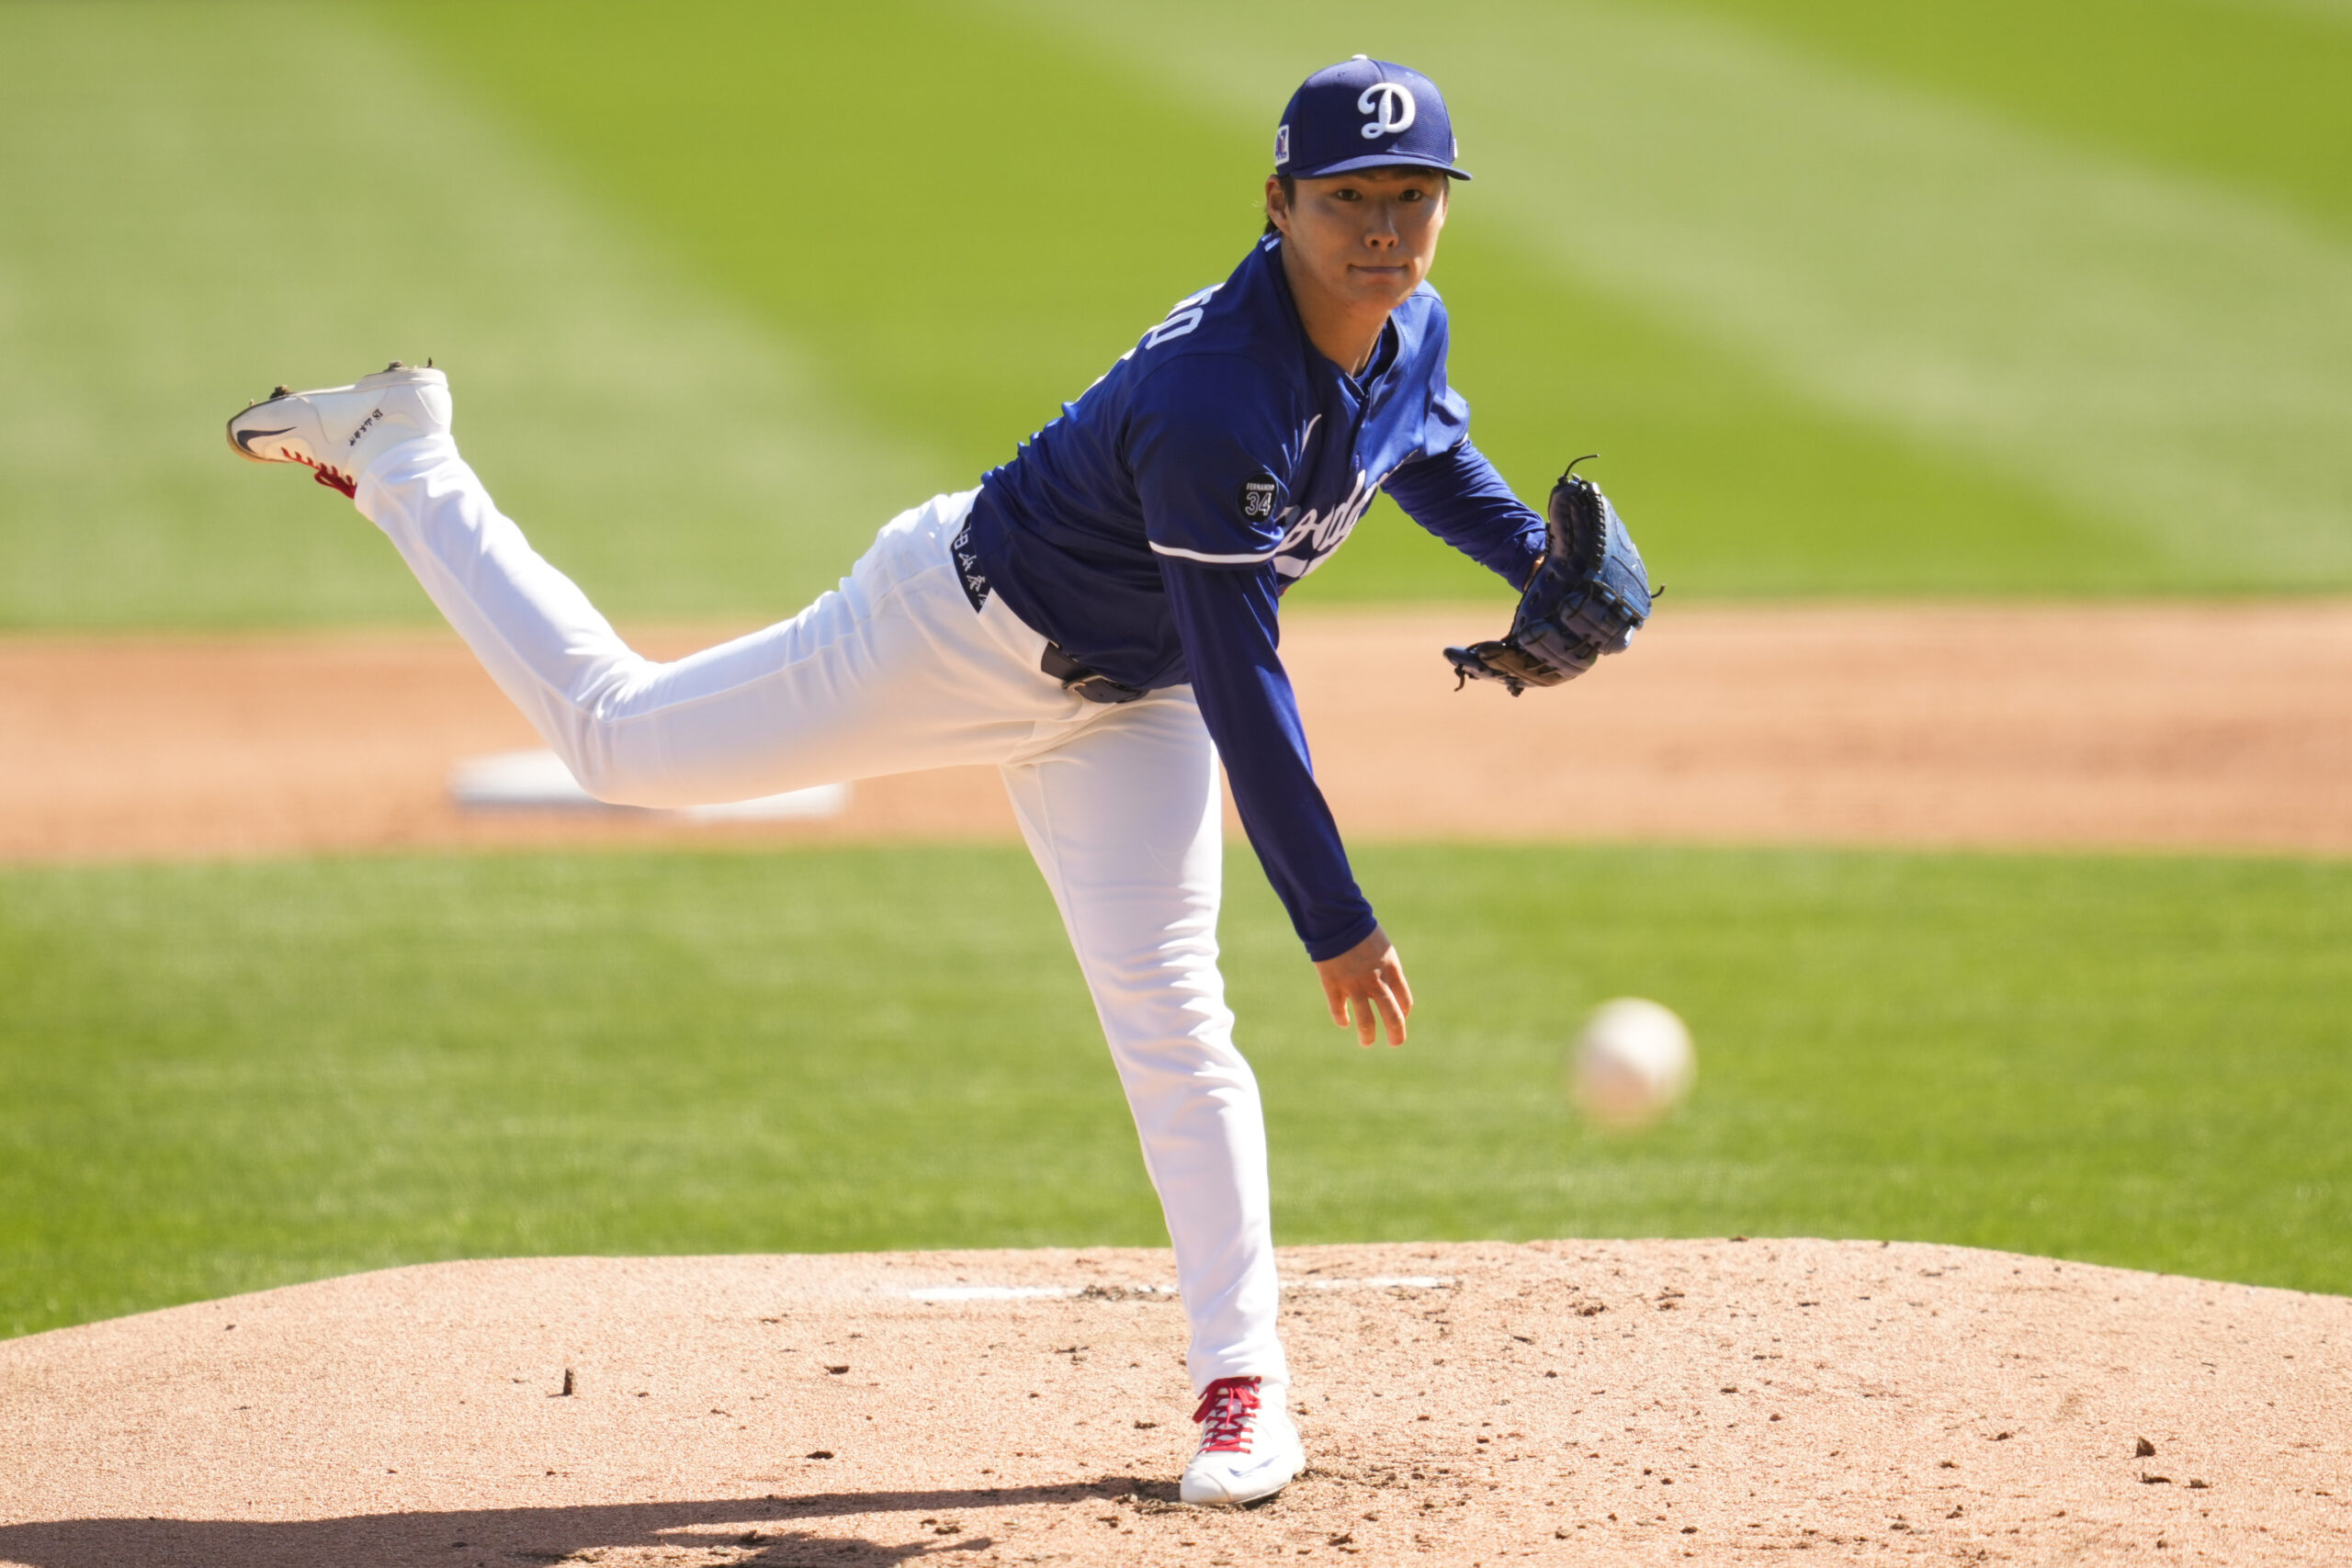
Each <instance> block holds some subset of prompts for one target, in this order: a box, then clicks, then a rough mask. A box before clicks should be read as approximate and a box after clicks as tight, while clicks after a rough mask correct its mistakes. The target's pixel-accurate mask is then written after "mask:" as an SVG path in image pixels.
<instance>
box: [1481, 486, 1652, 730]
mask: <svg viewBox="0 0 2352 1568" xmlns="http://www.w3.org/2000/svg"><path fill="white" fill-rule="evenodd" d="M1584 460H1585V459H1584V458H1582V457H1578V458H1577V463H1581V462H1583V461H1584ZM1577 463H1570V464H1569V465H1568V471H1567V472H1566V473H1565V474H1562V475H1561V476H1560V481H1559V483H1557V484H1555V485H1554V486H1553V487H1552V498H1551V500H1550V501H1549V502H1546V503H1545V505H1544V554H1543V556H1542V557H1541V558H1538V559H1537V561H1536V563H1535V572H1534V575H1532V577H1530V578H1529V579H1528V580H1527V587H1526V589H1525V590H1524V591H1523V592H1521V594H1520V596H1519V610H1518V613H1517V614H1515V615H1512V616H1511V620H1510V631H1508V632H1506V633H1504V634H1503V636H1502V637H1500V638H1498V640H1496V641H1493V642H1478V643H1472V644H1471V645H1470V646H1469V647H1468V648H1449V649H1446V650H1445V656H1446V658H1448V659H1450V660H1453V673H1454V682H1453V689H1454V690H1455V691H1457V692H1458V691H1460V690H1461V689H1462V686H1463V684H1464V682H1468V681H1473V680H1477V681H1500V682H1502V683H1503V684H1504V685H1505V686H1507V687H1509V688H1510V694H1511V695H1512V696H1514V697H1515V696H1517V695H1519V694H1520V693H1521V692H1523V691H1525V690H1526V689H1527V688H1528V687H1530V686H1556V685H1558V684H1559V683H1560V682H1563V681H1566V680H1572V679H1574V678H1575V677H1577V676H1578V675H1581V674H1583V673H1584V672H1585V671H1588V670H1589V669H1591V668H1592V667H1593V665H1594V663H1595V662H1596V661H1598V660H1600V656H1601V655H1602V654H1604V653H1623V652H1624V651H1625V649H1626V646H1627V645H1628V644H1630V643H1631V642H1632V641H1633V639H1634V633H1635V632H1637V631H1639V630H1640V629H1641V627H1642V623H1643V622H1645V621H1646V620H1648V619H1649V618H1650V594H1651V589H1650V580H1649V573H1648V572H1647V571H1645V570H1643V567H1642V554H1641V552H1640V551H1639V550H1637V549H1635V548H1634V541H1633V538H1632V536H1629V535H1628V534H1627V533H1626V532H1625V525H1624V524H1623V523H1622V522H1620V521H1619V520H1618V517H1617V509H1616V508H1615V507H1613V506H1611V505H1610V504H1609V498H1608V497H1607V496H1605V495H1603V494H1601V493H1600V487H1599V486H1597V485H1595V484H1594V483H1593V482H1592V481H1591V480H1590V479H1578V478H1577Z"/></svg>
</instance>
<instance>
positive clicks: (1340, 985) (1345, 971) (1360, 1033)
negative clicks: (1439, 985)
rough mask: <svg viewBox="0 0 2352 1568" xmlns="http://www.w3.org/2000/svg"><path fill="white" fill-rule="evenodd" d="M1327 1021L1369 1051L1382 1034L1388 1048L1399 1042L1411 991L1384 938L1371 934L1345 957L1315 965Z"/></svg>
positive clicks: (1410, 1006) (1409, 1009)
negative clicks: (1328, 1016) (1349, 1031)
mask: <svg viewBox="0 0 2352 1568" xmlns="http://www.w3.org/2000/svg"><path fill="white" fill-rule="evenodd" d="M1315 970H1316V976H1317V978H1318V979H1320V980H1321V981H1322V983H1323V999H1324V1002H1325V1004H1326V1005H1327V1006H1328V1007H1329V1009H1330V1011H1331V1021H1332V1022H1333V1023H1335V1024H1338V1025H1339V1026H1340V1028H1342V1029H1347V1028H1353V1029H1354V1030H1355V1032H1356V1043H1358V1044H1360V1045H1365V1046H1369V1045H1371V1044H1373V1043H1374V1042H1375V1041H1376V1040H1377V1039H1378V1038H1379V1036H1380V1034H1381V1032H1383V1031H1385V1032H1386V1033H1387V1035H1388V1043H1389V1044H1390V1045H1392V1046H1396V1045H1402V1044H1403V1043H1405V1034H1406V1030H1405V1021H1406V1020H1407V1019H1408V1018H1409V1017H1410V1016H1412V1011H1413V988H1412V987H1411V986H1410V985H1409V984H1408V983H1407V982H1406V979H1405V966H1404V964H1403V963H1402V962H1401V961H1400V960H1399V959H1398V958H1397V950H1396V949H1395V948H1394V947H1392V946H1390V945H1389V942H1388V939H1387V937H1385V936H1384V935H1383V934H1382V933H1381V932H1380V931H1374V932H1373V933H1372V934H1371V935H1370V936H1368V937H1366V938H1364V940H1363V942H1358V943H1357V944H1356V945H1355V946H1354V947H1352V948H1351V949H1350V950H1348V951H1347V952H1346V953H1340V955H1339V956H1338V957H1336V958H1326V959H1323V960H1320V961H1318V962H1317V964H1316V965H1315Z"/></svg>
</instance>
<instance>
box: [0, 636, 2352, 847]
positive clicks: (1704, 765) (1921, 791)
mask: <svg viewBox="0 0 2352 1568" xmlns="http://www.w3.org/2000/svg"><path fill="white" fill-rule="evenodd" d="M1499 618H1500V617H1499V615H1498V612H1496V611H1495V610H1494V609H1493V608H1492V607H1491V606H1487V607H1484V608H1479V609H1455V610H1415V611H1409V612H1408V611H1384V612H1381V613H1378V614H1373V613H1321V614H1306V615H1297V616H1294V617H1292V621H1291V624H1289V625H1288V626H1286V627H1285V629H1284V644H1283V656H1284V659H1285V660H1286V661H1287V662H1288V664H1289V665H1290V667H1291V669H1292V671H1293V672H1294V675H1295V680H1296V682H1297V685H1298V688H1299V692H1300V696H1301V703H1302V706H1303V708H1304V710H1305V713H1306V722H1307V727H1308V730H1309V733H1310V736H1311V739H1312V741H1313V744H1314V748H1315V753H1316V761H1317V773H1318V776H1319V777H1320V778H1321V780H1322V782H1323V784H1324V787H1325V790H1326V792H1327V793H1328V794H1329V796H1330V798H1331V803H1332V807H1333V809H1334V810H1335V812H1336V813H1337V815H1338V817H1339V819H1340V823H1341V825H1342V826H1343V828H1344V829H1346V831H1347V832H1348V833H1349V835H1350V836H1351V838H1356V839H1360V840H1361V839H1374V838H1405V839H1431V838H1437V839H1445V838H1472V839H1483V840H1505V841H1514V840H1518V841H1523V840H1561V839H1671V840H1684V841H1745V842H1774V841H1791V840H1795V841H1807V842H1821V843H1879V844H1896V845H1978V846H1988V847H2081V846H2099V847H2106V848H2113V849H2163V848H2199V849H2212V850H2240V851H2263V852H2319V853H2333V854H2340V853H2343V852H2346V851H2352V790H2347V789H2346V785H2345V780H2346V779H2347V778H2352V604H2341V603H2333V602H2312V603H2307V604H2247V605H2234V606H2233V605H2192V604H2165V605H2039V606H2022V605H2013V606H2002V605H1945V606H1902V607H1893V606H1886V607H1871V606H1851V605H1847V606H1815V607H1800V608H1794V609H1792V608H1788V607H1784V606H1772V607H1750V608H1743V607H1736V606H1694V607H1689V608H1685V609H1681V610H1674V609H1671V608H1668V610H1667V611H1666V612H1665V613H1663V614H1661V615H1660V616H1659V617H1658V619H1657V622H1656V623H1655V624H1654V625H1652V626H1650V627H1649V628H1648V629H1647V630H1645V632H1644V633H1643V634H1642V637H1641V638H1640V640H1639V641H1638V642H1637V644H1636V646H1635V647H1634V650H1633V651H1632V652H1630V653H1629V654H1627V655H1626V656H1624V657H1623V658H1621V659H1615V660H1609V661H1607V662H1606V663H1604V664H1602V665H1601V666H1600V669H1599V670H1598V671H1596V672H1594V673H1593V674H1592V675H1590V676H1589V677H1587V678H1586V679H1584V680H1580V681H1578V682H1575V683H1574V684H1573V685H1570V686H1567V687H1564V688H1561V689H1559V690H1555V691H1549V692H1537V693H1531V694H1528V695H1526V696H1524V697H1522V698H1521V699H1518V700H1516V701H1514V700H1512V699H1511V698H1510V697H1509V696H1507V695H1505V694H1504V693H1503V692H1502V691H1501V689H1500V688H1499V687H1495V686H1484V687H1473V688H1471V689H1469V690H1467V691H1463V692H1459V693H1457V692H1455V691H1454V690H1453V677H1452V674H1451V672H1450V671H1448V669H1447V668H1446V666H1445V662H1444V660H1442V658H1441V657H1440V655H1439V652H1438V650H1439V649H1440V648H1441V647H1442V646H1443V645H1444V644H1445V643H1447V642H1450V641H1461V640H1463V639H1464V638H1465V637H1470V636H1472V635H1474V634H1476V632H1477V631H1479V630H1480V629H1481V628H1487V629H1491V626H1490V625H1489V623H1494V622H1497V621H1498V620H1499ZM723 635H725V634H724V632H723V630H718V629H706V630H702V631H687V632H675V631H673V632H668V633H662V632H655V633H652V634H650V635H646V636H644V637H640V638H639V645H640V646H641V647H643V648H645V649H647V650H648V651H650V652H653V653H655V654H657V655H660V656H666V657H674V656H676V655H677V654H679V653H682V652H684V651H687V650H689V649H694V648H697V647H702V646H707V644H709V643H711V642H713V641H717V640H719V638H720V637H722V636H723ZM536 744H537V738H536V737H534V736H533V735H532V733H531V732H530V730H529V728H527V727H526V725H525V724H524V722H523V720H522V718H521V717H520V716H518V715H517V714H516V713H515V711H514V709H513V708H512V707H511V706H510V705H508V704H507V702H506V700H505V699H504V697H503V696H502V695H501V694H499V692H498V691H497V689H496V688H495V687H493V686H492V684H491V682H490V681H489V679H488V678H487V677H486V676H484V675H483V674H482V673H481V671H480V670H479V669H478V668H476V666H475V665H474V663H473V660H472V658H471V656H470V655H469V653H468V652H467V651H466V649H464V648H463V646H462V645H460V644H459V643H458V640H457V639H456V637H454V636H453V635H451V634H449V633H447V632H446V631H437V630H425V631H414V632H398V633H381V634H374V635H363V634H334V635H318V636H270V637H233V638H210V639H188V638H179V639H174V638H156V637H136V638H96V637H81V638H77V637H16V638H10V639H0V759H5V766H0V859H44V860H49V859H91V858H120V857H125V856H154V855H166V856H187V855H198V856H216V855H236V854H250V853H289V852H308V851H316V850H349V849H364V848H377V847H390V846H399V845H430V844H465V843H531V842H575V841H581V840H590V841H594V840H616V839H617V840H643V839H648V838H655V839H659V838H665V837H673V836H678V835H680V834H684V835H686V836H689V837H691V838H692V839H693V840H695V841H709V840H713V839H715V838H732V839H737V840H742V839H750V840H773V839H809V838H817V839H822V838H854V839H898V838H908V837H947V838H972V837H1011V836H1012V834H1013V831H1014V829H1013V826H1012V814H1011V812H1010V811H1009V810H1008V809H1007V807H1006V806H1005V802H1004V796H1003V792H1002V790H1001V787H1000V786H999V784H998V783H997V781H996V779H995V777H994V776H993V773H992V772H991V771H990V770H987V769H980V768H964V769H952V770H947V771H944V772H940V773H913V774H906V775H901V776H899V777H896V778H887V779H876V780H869V781H865V782H863V783H861V784H859V785H858V786H857V789H856V793H855V796H854V801H853V804H852V805H851V807H850V808H849V810H848V811H847V812H846V813H845V814H843V815H842V816H841V817H839V818H834V819H831V820H830V821H825V822H817V823H795V824H786V825H774V826H762V827H747V826H731V827H728V828H713V827H696V828H682V827H681V826H680V825H679V824H678V823H677V822H676V821H675V820H674V819H673V818H667V817H665V816H662V815H661V814H653V813H630V812H580V811H569V812H564V811H559V812H547V811H537V812H518V811H512V810H503V811H495V812H481V811H475V812H470V813H469V812H463V811H460V810H458V808H457V807H453V806H452V805H451V804H450V803H449V800H448V797H447V790H446V781H447V776H448V773H449V770H450V768H451V766H452V765H453V764H454V763H456V762H458V761H460V760H462V759H464V758H466V757H469V756H473V755H478V754H481V753H484V752H494V751H500V750H510V749H515V748H521V747H530V746H535V745H536Z"/></svg>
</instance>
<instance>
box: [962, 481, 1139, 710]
mask: <svg viewBox="0 0 2352 1568" xmlns="http://www.w3.org/2000/svg"><path fill="white" fill-rule="evenodd" d="M949 548H950V549H951V550H953V551H954V552H955V556H956V576H957V577H958V578H960V579H961V580H962V581H963V584H964V597H965V598H967V599H968V600H970V601H971V603H972V608H973V609H975V610H978V609H979V608H980V607H981V606H982V605H984V604H987V603H988V602H989V576H988V573H987V572H985V571H982V570H980V558H979V553H978V551H976V550H974V549H973V548H972V525H971V521H970V519H968V518H967V519H966V520H965V523H964V526H963V528H962V529H961V530H960V531H959V532H958V533H957V534H956V539H955V543H954V544H952V545H950V546H949ZM1037 668H1038V669H1040V670H1043V671H1045V672H1046V674H1048V675H1051V676H1052V677H1053V678H1054V679H1055V680H1057V681H1059V682H1061V683H1062V690H1063V691H1065V692H1070V693H1074V694H1077V695H1079V696H1081V697H1084V698H1085V699H1086V700H1087V701H1088V702H1090V703H1131V702H1134V701H1135V700H1136V698H1137V697H1141V696H1148V695H1149V694H1148V692H1146V691H1145V690H1144V689H1143V688H1142V687H1140V686H1130V685H1128V684H1127V683H1126V682H1124V681H1114V680H1113V679H1111V677H1109V676H1108V675H1105V674H1103V672H1102V671H1100V670H1091V669H1089V668H1088V667H1087V666H1085V665H1083V664H1080V662H1079V661H1078V660H1075V659H1072V658H1071V657H1070V656H1069V654H1067V653H1064V652H1063V651H1062V650H1061V649H1060V648H1059V647H1058V646H1057V645H1056V644H1053V643H1050V642H1049V643H1047V644H1046V656H1045V657H1044V658H1043V659H1040V660H1037Z"/></svg>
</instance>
